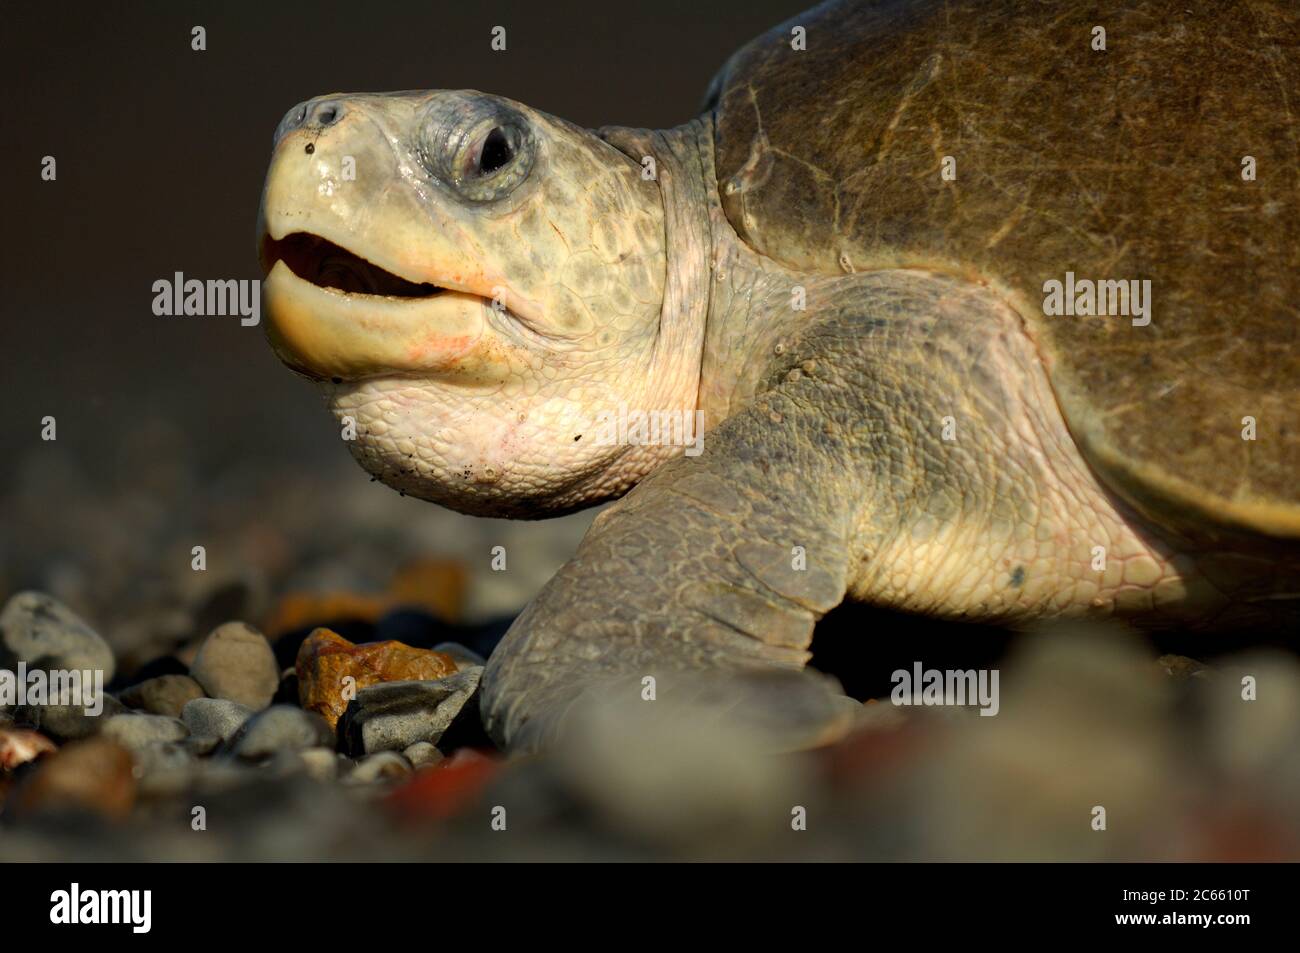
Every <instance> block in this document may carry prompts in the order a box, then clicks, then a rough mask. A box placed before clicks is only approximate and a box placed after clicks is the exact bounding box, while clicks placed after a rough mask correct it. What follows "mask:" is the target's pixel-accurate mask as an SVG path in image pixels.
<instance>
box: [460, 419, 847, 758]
mask: <svg viewBox="0 0 1300 953" xmlns="http://www.w3.org/2000/svg"><path fill="white" fill-rule="evenodd" d="M824 422H825V421H824V410H820V409H814V407H813V405H811V404H797V403H794V402H791V401H788V400H786V401H782V408H781V410H779V411H778V410H776V409H775V408H774V405H773V404H772V403H769V402H767V401H765V400H761V399H760V400H759V401H758V402H756V403H755V404H753V405H752V406H750V407H749V408H748V409H746V410H744V411H742V412H741V413H739V414H737V415H735V416H733V417H731V418H730V419H728V420H727V421H725V422H724V423H723V424H721V425H720V426H719V427H718V428H716V429H715V430H712V431H710V432H709V433H708V435H707V437H706V438H705V439H704V443H703V454H702V455H700V456H696V457H687V456H682V457H681V458H678V459H675V460H673V461H672V462H670V463H668V464H666V465H665V466H663V467H661V468H660V469H659V470H658V471H656V472H655V473H654V474H653V475H651V476H650V477H648V478H647V479H646V480H644V481H643V482H642V483H641V484H640V485H638V486H637V487H636V488H635V489H634V490H633V491H632V492H631V493H629V494H628V495H627V496H626V497H625V498H623V499H622V500H620V501H619V502H617V503H615V504H614V505H613V506H611V507H610V508H609V509H607V510H605V511H604V512H603V513H601V514H600V515H599V516H598V517H597V519H596V521H595V523H594V524H593V525H592V528H591V530H590V532H589V533H588V534H587V537H586V538H585V539H584V540H583V543H582V545H581V547H580V548H579V550H578V552H577V554H576V555H575V557H574V558H573V560H572V561H571V562H569V563H568V564H567V565H566V566H565V567H564V568H563V569H562V570H561V571H560V572H559V573H558V574H557V575H556V576H555V578H553V579H552V580H551V581H550V582H549V583H548V584H547V586H546V587H545V588H544V589H543V590H542V592H541V593H540V594H539V595H538V596H537V598H536V599H535V600H534V601H533V602H532V603H531V604H530V605H529V606H528V607H527V608H526V609H525V610H524V612H523V613H522V614H521V615H520V616H519V618H518V619H517V620H516V621H515V624H514V625H513V626H512V627H511V629H510V632H509V633H508V634H507V635H506V637H505V640H504V641H503V642H502V644H501V645H500V647H499V648H498V649H497V651H496V652H495V653H494V654H493V656H492V658H491V660H490V661H489V663H488V668H487V671H486V673H485V677H484V705H483V712H484V719H485V723H486V725H487V728H488V731H489V732H490V733H491V734H492V736H493V737H494V738H495V739H496V740H497V741H498V742H499V743H501V744H503V745H505V746H508V747H510V748H516V749H517V748H526V749H535V748H538V747H544V746H547V745H548V744H549V743H551V742H553V741H554V740H555V738H556V737H557V736H559V735H560V734H563V733H564V731H565V728H566V725H569V724H572V721H573V720H574V719H579V718H581V717H583V714H582V713H583V712H584V711H589V709H588V708H586V704H587V703H588V702H598V703H610V702H620V701H621V702H624V703H626V704H628V705H642V706H644V705H654V706H656V707H657V708H661V709H662V708H667V707H670V706H675V707H678V708H689V709H691V710H698V711H701V712H709V713H714V714H717V716H718V717H720V718H730V719H735V720H737V721H739V722H740V723H743V725H744V727H746V728H748V729H754V730H756V731H758V732H759V733H760V734H761V735H762V736H763V737H764V738H765V740H766V742H767V744H768V746H769V747H771V748H773V749H785V750H789V749H792V748H799V747H807V746H811V745H815V744H817V743H819V742H822V741H825V740H830V739H831V738H834V737H836V736H837V735H838V734H841V733H842V732H843V731H845V730H846V729H847V727H848V726H849V724H850V723H851V720H852V716H853V712H854V711H855V710H856V709H857V707H858V706H857V705H856V704H855V703H854V702H852V701H851V700H850V699H848V698H846V697H844V696H843V694H842V693H841V692H840V691H839V689H838V685H837V684H835V682H834V680H833V679H830V678H827V677H826V676H821V675H818V674H817V673H815V672H805V671H801V669H802V668H803V666H804V665H805V663H806V662H807V661H808V659H809V657H810V655H809V651H808V648H809V645H810V644H811V641H812V634H813V626H814V624H815V623H816V621H817V619H819V618H820V617H821V616H822V614H824V613H825V612H826V611H828V610H829V609H831V608H833V607H834V606H836V605H838V604H839V602H840V601H841V600H842V599H843V597H844V593H845V589H846V586H847V580H848V574H849V571H850V563H851V555H850V550H849V538H850V536H851V534H852V525H851V524H852V514H853V512H854V510H855V509H856V507H857V501H856V500H855V499H853V498H852V497H851V495H846V494H845V493H844V492H843V489H842V488H843V481H842V480H841V479H818V477H817V473H819V472H822V473H831V472H835V473H839V474H843V473H844V472H846V469H845V468H846V467H848V465H849V460H848V458H847V456H846V455H844V454H843V452H842V450H841V447H842V445H841V444H838V443H835V442H832V441H827V440H825V439H824V437H822V438H821V439H818V437H817V435H818V434H820V432H821V428H822V427H823V424H824Z"/></svg>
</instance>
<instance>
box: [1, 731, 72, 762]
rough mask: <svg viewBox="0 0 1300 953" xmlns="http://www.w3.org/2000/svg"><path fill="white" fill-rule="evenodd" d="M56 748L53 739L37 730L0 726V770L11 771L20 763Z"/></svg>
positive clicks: (32, 759) (56, 749)
mask: <svg viewBox="0 0 1300 953" xmlns="http://www.w3.org/2000/svg"><path fill="white" fill-rule="evenodd" d="M58 750H59V749H58V746H57V745H55V744H54V742H53V741H51V740H50V739H49V738H46V737H45V736H44V735H43V734H41V733H40V732H38V731H25V730H23V729H21V728H0V770H4V771H12V770H13V769H14V768H16V767H18V765H20V764H25V763H26V762H28V761H34V760H35V759H37V758H39V757H40V756H41V755H43V754H47V753H49V752H51V751H58Z"/></svg>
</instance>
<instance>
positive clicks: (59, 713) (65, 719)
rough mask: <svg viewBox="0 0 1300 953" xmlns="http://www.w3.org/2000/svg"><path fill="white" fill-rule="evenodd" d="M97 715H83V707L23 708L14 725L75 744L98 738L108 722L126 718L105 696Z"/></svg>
mask: <svg viewBox="0 0 1300 953" xmlns="http://www.w3.org/2000/svg"><path fill="white" fill-rule="evenodd" d="M102 702H103V709H102V710H101V711H100V713H99V714H97V715H88V714H86V709H85V706H83V705H24V706H22V707H21V708H17V709H15V710H14V722H15V723H16V724H19V725H28V726H30V727H32V728H38V729H40V730H41V731H42V732H44V733H45V734H47V735H49V736H50V737H51V738H54V739H56V740H58V741H76V740H78V739H81V738H89V737H90V736H91V735H97V734H99V732H100V730H101V729H102V728H103V727H104V725H105V724H106V723H107V722H108V720H109V719H110V718H112V717H114V716H116V715H123V714H126V712H127V711H128V709H127V707H126V706H125V705H123V704H122V703H121V702H120V701H118V700H117V699H116V698H114V697H113V696H112V695H109V694H107V693H105V694H104V696H103V699H102Z"/></svg>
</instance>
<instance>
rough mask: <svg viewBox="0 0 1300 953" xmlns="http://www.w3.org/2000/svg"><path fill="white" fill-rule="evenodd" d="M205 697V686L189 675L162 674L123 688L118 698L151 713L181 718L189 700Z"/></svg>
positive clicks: (126, 703) (132, 706)
mask: <svg viewBox="0 0 1300 953" xmlns="http://www.w3.org/2000/svg"><path fill="white" fill-rule="evenodd" d="M202 697H203V686H202V685H200V684H199V683H198V682H196V681H195V680H194V679H192V678H190V677H189V676H188V675H160V676H158V677H157V678H149V679H145V680H144V681H143V682H139V683H138V684H135V685H132V686H131V687H130V688H127V689H125V690H123V691H122V692H121V693H120V694H119V695H118V699H119V700H120V701H121V702H122V703H123V704H125V705H128V706H129V707H131V708H137V709H140V710H142V711H147V712H149V713H150V714H151V715H169V716H171V717H172V718H179V717H180V716H181V710H182V709H183V708H184V707H185V705H186V704H187V703H188V702H191V701H193V700H194V699H196V698H202Z"/></svg>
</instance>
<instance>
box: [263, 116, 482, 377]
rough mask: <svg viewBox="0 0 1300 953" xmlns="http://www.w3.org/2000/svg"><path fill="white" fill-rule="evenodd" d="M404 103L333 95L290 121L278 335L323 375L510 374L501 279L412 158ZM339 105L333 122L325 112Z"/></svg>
mask: <svg viewBox="0 0 1300 953" xmlns="http://www.w3.org/2000/svg"><path fill="white" fill-rule="evenodd" d="M372 100H373V102H372ZM324 107H328V109H325V108H324ZM404 110H405V111H410V107H409V106H405V105H404V104H403V101H402V100H401V99H384V98H380V97H365V96H357V97H351V96H345V97H327V98H325V99H321V100H313V101H311V102H309V103H306V104H304V105H303V106H300V107H295V111H291V113H290V117H294V118H296V119H297V121H296V122H294V123H291V124H289V126H288V128H286V124H285V123H282V124H281V129H280V131H279V132H278V133H277V141H276V147H275V151H274V154H273V156H272V160H271V167H270V170H269V171H268V173H267V179H266V185H265V188H264V189H263V193H262V203H261V208H260V210H259V222H258V231H259V236H258V257H259V259H260V261H261V264H262V269H263V272H264V273H265V275H266V282H265V287H264V289H263V290H264V295H263V303H264V314H265V317H266V321H265V322H264V325H265V328H266V334H267V337H268V339H269V340H270V343H271V346H272V348H273V349H274V350H275V352H276V354H277V355H278V356H279V357H280V359H281V360H283V361H284V362H285V363H286V364H288V365H289V366H290V367H291V368H293V369H294V370H296V371H298V372H300V373H303V374H306V375H308V376H310V377H314V378H318V379H332V380H336V381H338V380H358V379H362V378H368V377H379V376H384V375H389V374H412V375H414V374H418V375H421V376H450V377H455V376H465V375H471V376H472V377H473V378H474V379H476V380H480V381H481V380H487V379H497V378H499V377H501V376H503V374H504V373H505V372H506V371H507V368H505V367H503V366H501V365H502V358H501V356H500V348H494V347H491V344H492V337H491V334H490V331H489V328H488V319H489V317H490V311H489V309H490V308H492V307H493V302H492V294H493V293H492V291H491V290H490V289H491V288H492V283H490V282H489V280H488V278H487V277H486V276H484V275H482V274H481V273H480V272H481V269H476V268H475V267H474V266H473V264H472V263H471V262H469V261H467V260H466V258H467V249H472V248H473V247H474V246H473V243H472V242H466V241H463V240H462V236H461V235H460V234H459V229H457V228H456V227H455V223H454V221H453V220H452V219H451V218H450V217H449V216H442V215H441V213H439V212H438V210H437V209H430V208H429V207H428V203H427V202H422V201H421V199H420V196H421V194H422V192H421V189H420V188H418V187H417V186H418V183H413V182H412V181H411V180H412V177H413V176H414V174H415V173H414V172H413V171H412V170H411V169H409V168H403V167H402V165H401V163H400V162H399V160H398V158H397V156H398V154H399V153H398V151H397V149H396V148H395V147H394V143H393V141H392V138H391V137H390V136H389V134H388V133H387V132H386V130H387V129H388V128H390V127H392V128H399V127H400V126H401V124H402V123H403V122H405V121H407V119H408V117H406V116H405V115H404V113H403V111H404ZM326 112H327V113H328V119H329V121H328V123H326V122H323V121H321V120H319V119H313V117H316V116H319V115H321V114H323V113H326ZM390 113H391V114H390ZM290 117H286V123H288V122H289V118H290ZM431 216H432V217H433V218H434V219H439V218H440V217H447V218H448V221H447V222H446V223H442V222H440V221H431ZM444 224H445V225H446V226H447V227H440V226H442V225H444ZM481 286H486V287H481Z"/></svg>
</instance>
